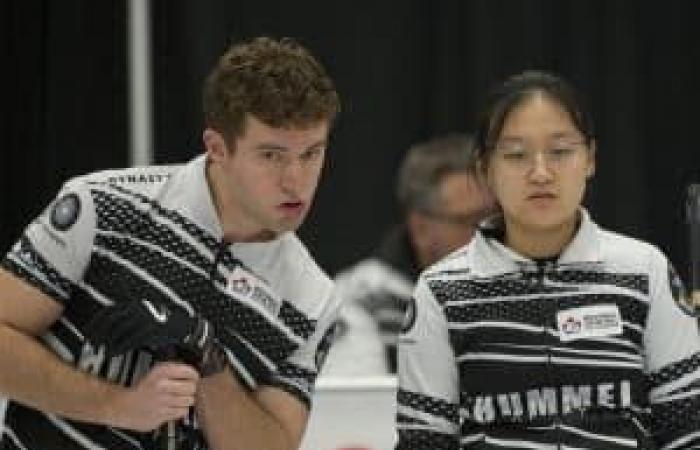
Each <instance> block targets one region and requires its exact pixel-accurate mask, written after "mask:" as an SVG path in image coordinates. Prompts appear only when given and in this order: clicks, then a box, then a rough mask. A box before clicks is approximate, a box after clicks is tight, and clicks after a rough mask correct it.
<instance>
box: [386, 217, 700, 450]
mask: <svg viewBox="0 0 700 450" xmlns="http://www.w3.org/2000/svg"><path fill="white" fill-rule="evenodd" d="M581 217H582V219H581V225H580V227H579V230H578V232H577V234H576V236H575V237H574V239H573V240H572V242H571V243H570V244H569V245H568V246H567V248H565V250H564V252H563V253H562V254H561V255H560V257H559V258H558V259H556V260H555V261H552V262H551V263H549V264H546V265H538V264H536V263H535V262H534V261H532V260H530V259H527V258H524V257H522V256H520V255H518V254H516V253H515V252H513V251H512V250H511V249H509V248H507V247H505V246H504V245H502V244H501V243H500V242H499V241H498V240H497V239H494V238H492V237H489V234H488V233H485V232H479V233H478V234H477V235H476V236H475V238H474V240H473V241H472V242H471V243H470V244H468V245H467V246H465V247H463V248H462V249H460V250H459V251H457V252H455V253H453V254H452V255H450V256H449V257H448V258H446V259H444V260H443V261H441V262H439V263H438V264H436V265H434V266H432V267H431V268H430V269H428V270H427V271H426V272H424V273H423V274H422V275H421V277H420V279H419V282H418V285H417V287H416V290H415V292H414V298H415V322H414V323H413V325H412V326H411V327H410V329H408V330H407V331H406V332H405V333H403V334H402V335H401V336H400V338H399V373H398V375H399V392H398V397H397V401H398V411H397V428H398V436H399V444H398V448H399V449H402V450H403V449H410V450H423V449H426V450H427V449H430V450H436V449H462V448H475V449H476V448H478V449H488V448H492V449H500V448H531V449H565V448H566V449H574V448H576V449H582V448H595V449H603V448H604V449H617V448H620V449H624V448H669V449H670V448H697V446H700V401H699V395H700V384H699V382H698V381H699V379H700V335H699V334H698V321H697V318H695V317H692V315H691V314H688V313H686V312H685V309H684V308H683V307H682V302H677V301H676V300H678V298H679V297H680V296H682V295H683V294H682V292H680V289H676V288H677V287H678V286H679V283H678V281H679V280H678V279H677V278H676V277H675V276H674V274H675V272H674V271H673V270H672V269H671V266H670V264H669V263H668V261H667V259H666V258H665V256H664V255H663V254H662V253H661V252H660V251H659V250H657V249H656V248H655V247H654V246H652V245H649V244H646V243H643V242H640V241H637V240H634V239H631V238H627V237H623V236H620V235H618V234H614V233H611V232H608V231H605V230H602V229H600V228H599V227H598V226H597V225H596V224H594V223H593V222H592V221H591V220H590V218H589V216H588V214H587V213H586V211H583V210H582V212H581Z"/></svg>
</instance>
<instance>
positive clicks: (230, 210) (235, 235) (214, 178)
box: [205, 162, 277, 244]
mask: <svg viewBox="0 0 700 450" xmlns="http://www.w3.org/2000/svg"><path fill="white" fill-rule="evenodd" d="M205 173H206V178H207V186H208V187H209V192H210V194H211V198H212V203H213V204H214V209H215V211H216V215H217V217H218V219H219V226H220V227H221V234H222V240H223V241H224V242H226V243H228V244H233V243H236V242H266V241H271V240H274V239H275V238H276V237H277V235H276V234H275V233H274V232H273V231H270V230H261V229H260V228H259V227H256V226H254V225H253V224H250V223H247V222H248V221H246V220H242V218H243V217H244V215H243V214H237V213H236V211H235V209H236V208H234V207H233V205H232V204H231V203H230V202H229V201H228V199H227V196H226V195H225V192H224V190H223V189H221V187H220V186H221V183H220V182H219V179H220V178H219V177H220V176H221V174H220V173H219V172H217V170H216V167H215V166H213V165H211V164H210V163H208V162H207V167H206V172H205Z"/></svg>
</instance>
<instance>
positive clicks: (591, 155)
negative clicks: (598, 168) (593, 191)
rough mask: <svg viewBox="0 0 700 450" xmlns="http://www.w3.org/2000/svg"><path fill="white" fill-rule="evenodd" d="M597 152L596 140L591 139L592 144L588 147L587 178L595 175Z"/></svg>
mask: <svg viewBox="0 0 700 450" xmlns="http://www.w3.org/2000/svg"><path fill="white" fill-rule="evenodd" d="M595 154H596V141H595V139H591V144H590V145H589V147H588V169H587V170H586V178H591V177H592V176H593V175H595Z"/></svg>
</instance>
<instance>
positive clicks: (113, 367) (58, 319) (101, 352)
mask: <svg viewBox="0 0 700 450" xmlns="http://www.w3.org/2000/svg"><path fill="white" fill-rule="evenodd" d="M203 107H204V108H203V109H204V116H205V129H204V132H203V143H204V148H205V151H204V153H203V154H202V155H201V156H199V157H197V158H195V159H194V160H192V161H190V162H188V163H185V164H182V165H172V166H151V167H135V168H129V169H115V170H106V171H102V172H97V173H92V174H88V175H84V176H80V177H76V178H74V179H71V180H69V181H68V182H66V183H65V185H64V186H63V188H62V189H61V192H60V193H59V194H58V196H57V197H56V200H55V201H54V202H52V204H51V205H49V207H48V208H47V209H46V211H45V212H44V213H43V214H41V215H40V216H39V217H38V218H37V219H36V220H35V221H33V222H32V223H31V224H29V225H28V226H27V228H26V230H25V232H24V234H23V235H22V236H21V238H20V239H19V240H18V241H17V243H16V244H15V245H14V247H13V248H12V249H11V250H10V251H9V252H8V254H7V255H6V256H5V258H4V260H3V261H2V269H0V293H1V294H2V300H0V366H1V367H2V370H0V392H2V395H4V396H6V397H8V398H9V404H8V408H7V413H6V417H5V423H4V431H3V435H2V441H1V442H0V447H2V448H5V449H42V450H45V449H50V448H61V449H64V450H72V449H103V448H109V449H148V448H168V449H171V448H188V449H208V448H211V449H224V448H226V449H244V450H250V449H293V448H297V446H298V445H299V442H300V440H301V436H302V435H303V432H304V428H305V425H306V420H307V414H308V408H309V404H310V399H311V387H312V386H313V383H314V379H315V377H316V374H317V373H318V371H319V369H320V366H321V364H322V363H323V359H324V358H323V355H324V354H325V350H326V347H327V344H328V336H329V335H330V333H329V332H328V330H329V328H330V325H331V324H332V323H333V321H334V316H335V310H336V309H337V302H336V301H335V299H334V298H335V297H334V296H333V294H332V288H333V285H332V282H331V281H330V280H329V278H328V277H327V276H326V274H325V273H324V272H323V271H322V270H321V269H320V268H319V267H318V265H317V264H316V263H315V262H314V260H313V259H312V257H311V256H310V255H309V253H308V251H307V250H306V248H305V247H304V245H303V244H302V243H301V242H300V241H299V239H298V238H297V237H296V235H295V234H294V231H295V230H296V229H297V227H299V225H300V224H301V223H302V221H303V220H304V218H305V217H306V215H307V212H308V210H309V208H310V206H311V202H312V200H313V196H314V193H315V191H316V187H317V184H318V180H319V176H320V173H321V168H322V166H323V160H324V155H325V152H326V147H327V144H328V134H329V130H330V128H331V126H332V124H333V122H334V119H335V117H336V114H337V113H338V111H339V108H340V103H339V99H338V94H337V93H336V90H335V87H334V85H333V82H332V81H331V79H330V78H329V76H328V75H327V74H326V71H325V70H324V68H323V67H322V66H321V64H320V63H319V62H318V60H317V59H316V58H315V57H314V56H312V55H311V54H310V52H309V51H308V50H307V49H305V48H304V47H302V46H301V45H300V44H298V43H297V42H295V41H293V40H291V39H280V40H277V39H271V38H256V39H252V40H249V41H246V42H242V43H238V44H236V45H233V46H232V47H230V48H229V49H228V50H227V51H226V53H225V54H224V55H223V56H222V57H221V58H220V59H219V61H218V63H217V64H216V66H215V67H214V69H213V70H212V71H211V73H210V74H209V76H208V77H207V79H206V81H205V84H204V92H203Z"/></svg>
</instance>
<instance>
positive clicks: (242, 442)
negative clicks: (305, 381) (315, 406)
mask: <svg viewBox="0 0 700 450" xmlns="http://www.w3.org/2000/svg"><path fill="white" fill-rule="evenodd" d="M197 415H198V418H199V420H200V421H201V423H202V427H203V429H204V434H205V436H206V439H207V442H208V444H209V446H210V447H211V448H212V449H214V450H250V449H252V448H254V449H256V450H293V449H296V448H298V447H299V444H300V443H301V439H302V437H303V434H304V430H305V427H306V421H307V418H308V411H307V409H306V406H305V405H304V404H303V403H302V402H301V401H300V400H299V399H297V398H296V397H294V396H293V395H291V394H288V393H286V392H284V391H283V390H281V389H278V388H274V387H266V386H263V387H261V388H260V389H258V390H256V391H253V392H250V391H247V390H246V389H245V388H244V387H243V386H242V385H241V384H240V383H238V381H237V380H236V378H235V377H234V376H233V374H232V373H231V372H230V371H229V370H226V371H224V372H220V373H218V374H215V375H212V376H210V377H206V378H203V379H202V380H201V381H200V384H199V388H198V392H197Z"/></svg>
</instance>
